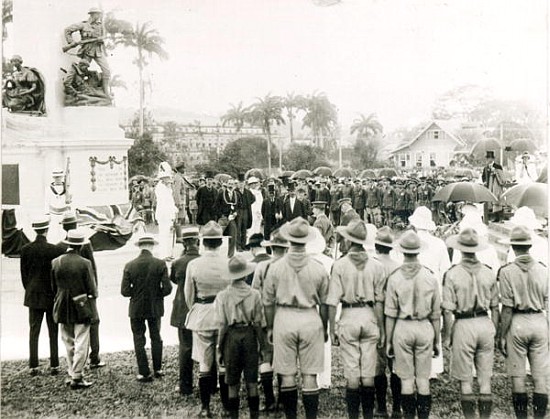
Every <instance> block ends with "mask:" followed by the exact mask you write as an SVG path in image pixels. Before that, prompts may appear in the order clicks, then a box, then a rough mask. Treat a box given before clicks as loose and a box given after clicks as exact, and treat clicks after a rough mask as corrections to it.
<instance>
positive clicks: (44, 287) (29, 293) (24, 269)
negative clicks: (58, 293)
mask: <svg viewBox="0 0 550 419" xmlns="http://www.w3.org/2000/svg"><path fill="white" fill-rule="evenodd" d="M62 254H63V251H62V250H61V249H59V248H58V247H57V246H55V245H53V244H51V243H48V242H47V240H46V237H45V236H42V235H37V236H36V240H35V241H34V242H32V243H28V244H26V245H25V246H23V247H22V248H21V261H20V268H21V281H22V282H23V288H25V300H24V304H25V306H27V307H29V308H40V309H44V310H51V309H52V308H53V299H54V297H55V293H54V292H53V290H52V281H51V271H52V260H54V259H55V258H56V257H58V256H61V255H62Z"/></svg>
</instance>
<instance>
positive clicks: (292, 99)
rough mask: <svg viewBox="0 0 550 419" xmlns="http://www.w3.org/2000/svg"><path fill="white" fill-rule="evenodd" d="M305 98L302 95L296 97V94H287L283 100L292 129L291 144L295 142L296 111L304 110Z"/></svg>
mask: <svg viewBox="0 0 550 419" xmlns="http://www.w3.org/2000/svg"><path fill="white" fill-rule="evenodd" d="M304 100H305V99H304V97H303V96H301V95H295V94H294V92H291V93H287V94H286V97H285V98H284V99H283V105H284V108H285V110H286V116H287V118H288V125H289V127H290V142H291V143H292V142H293V141H294V127H293V124H292V122H293V121H294V118H295V117H296V111H297V110H298V109H301V108H303V106H304Z"/></svg>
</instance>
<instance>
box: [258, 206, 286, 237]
mask: <svg viewBox="0 0 550 419" xmlns="http://www.w3.org/2000/svg"><path fill="white" fill-rule="evenodd" d="M277 213H281V214H282V213H283V200H282V199H281V197H279V196H274V197H273V201H272V200H271V197H269V196H268V197H266V198H264V200H263V202H262V218H263V220H264V238H265V239H266V240H269V236H270V234H271V232H272V231H273V230H275V229H276V228H277V227H279V225H280V224H281V222H282V220H277V219H276V218H275V214H277Z"/></svg>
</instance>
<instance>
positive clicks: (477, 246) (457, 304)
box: [441, 228, 499, 418]
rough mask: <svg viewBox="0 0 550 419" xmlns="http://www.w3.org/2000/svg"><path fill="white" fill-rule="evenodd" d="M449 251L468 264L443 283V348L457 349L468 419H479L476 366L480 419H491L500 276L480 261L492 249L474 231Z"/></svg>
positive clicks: (456, 373) (456, 372) (456, 368)
mask: <svg viewBox="0 0 550 419" xmlns="http://www.w3.org/2000/svg"><path fill="white" fill-rule="evenodd" d="M447 246H449V247H452V248H453V249H455V251H460V252H461V255H462V258H461V261H460V263H459V264H458V265H454V266H453V267H452V268H451V269H449V270H448V271H447V272H446V273H445V276H444V279H443V296H442V303H441V307H442V309H443V318H444V321H445V327H444V330H445V333H444V338H443V344H444V346H445V347H447V348H449V347H451V346H452V347H451V357H452V361H451V366H452V368H451V374H452V376H453V377H454V378H455V379H457V380H459V381H460V390H461V394H462V399H461V404H462V413H463V414H464V417H466V418H475V416H476V413H475V412H476V396H475V395H474V393H473V388H472V381H473V368H474V364H475V369H476V373H477V382H478V384H479V400H478V402H477V406H478V409H479V416H480V417H481V418H489V417H490V416H491V410H492V403H493V402H492V396H491V376H492V375H493V358H494V346H495V334H496V327H497V326H498V320H499V311H498V303H499V298H498V286H497V282H496V277H495V274H494V273H493V271H492V270H491V268H490V267H488V266H487V265H484V264H483V263H481V262H480V261H479V260H478V259H477V257H476V253H477V252H479V251H482V250H484V249H486V248H487V247H488V243H487V241H486V240H484V239H482V238H481V237H479V236H478V234H477V232H476V231H475V230H474V229H473V228H465V229H464V230H462V231H461V232H460V234H458V235H454V236H451V237H449V238H448V239H447ZM489 310H491V318H489ZM491 320H492V321H491Z"/></svg>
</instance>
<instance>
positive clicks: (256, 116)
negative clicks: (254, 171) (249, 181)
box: [248, 93, 285, 173]
mask: <svg viewBox="0 0 550 419" xmlns="http://www.w3.org/2000/svg"><path fill="white" fill-rule="evenodd" d="M282 113H283V101H282V99H281V98H280V97H279V96H271V94H270V93H268V94H267V95H266V96H264V97H263V98H257V101H256V103H254V104H252V105H251V106H250V107H249V108H248V114H249V119H250V122H251V124H252V125H255V126H258V127H261V128H262V130H263V132H264V134H265V135H266V136H267V156H266V157H267V158H266V160H267V167H268V171H269V173H271V163H272V160H271V147H273V145H272V144H271V127H272V126H273V124H277V125H281V124H284V123H285V120H284V119H283V116H282ZM266 160H263V159H259V158H258V159H256V163H255V165H254V166H251V167H250V168H252V167H256V166H258V165H259V164H261V163H259V162H263V161H266Z"/></svg>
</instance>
